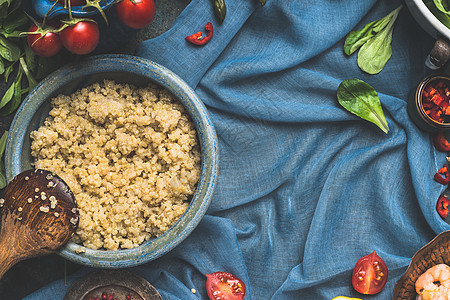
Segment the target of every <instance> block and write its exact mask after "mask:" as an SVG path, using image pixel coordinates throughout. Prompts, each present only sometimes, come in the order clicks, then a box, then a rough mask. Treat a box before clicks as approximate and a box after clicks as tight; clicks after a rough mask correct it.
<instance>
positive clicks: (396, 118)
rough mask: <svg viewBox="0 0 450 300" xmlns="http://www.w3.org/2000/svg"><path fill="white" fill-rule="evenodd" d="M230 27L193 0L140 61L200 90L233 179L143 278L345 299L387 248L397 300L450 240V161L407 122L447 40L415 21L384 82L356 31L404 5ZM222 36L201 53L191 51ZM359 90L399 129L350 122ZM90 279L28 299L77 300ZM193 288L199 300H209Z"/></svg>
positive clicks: (208, 5)
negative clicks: (353, 95) (416, 258)
mask: <svg viewBox="0 0 450 300" xmlns="http://www.w3.org/2000/svg"><path fill="white" fill-rule="evenodd" d="M226 3H227V7H228V12H227V16H226V19H225V21H224V22H223V24H220V23H218V21H217V19H216V18H215V16H214V13H213V8H212V1H204V0H192V1H191V3H190V4H189V5H188V6H187V7H186V9H185V10H184V11H183V12H182V14H181V15H180V17H179V18H178V19H177V20H176V22H175V23H174V25H173V27H172V28H171V29H170V30H169V31H168V32H166V33H165V34H163V35H161V36H160V37H157V38H155V39H152V40H148V41H145V42H143V43H142V44H141V45H140V46H139V49H138V51H137V54H138V55H140V56H143V57H146V58H149V59H151V60H154V61H155V62H157V63H160V64H162V65H164V66H166V67H168V68H169V69H171V70H172V71H174V72H175V73H178V74H179V75H180V76H181V77H182V78H183V79H184V80H186V81H187V82H188V83H189V84H190V85H191V86H192V87H193V88H195V90H196V92H197V93H198V95H199V96H200V98H201V99H202V100H203V101H204V103H205V104H206V106H207V108H208V110H209V112H210V114H211V117H212V119H213V121H214V125H215V127H216V130H217V134H218V137H219V144H220V157H221V161H220V172H219V173H220V175H219V181H218V184H217V189H216V192H215V195H214V198H213V200H212V203H211V206H210V207H209V210H208V212H207V215H206V216H205V217H204V219H203V220H202V221H201V223H200V224H199V226H198V227H197V228H196V229H195V230H194V232H193V233H192V234H191V235H190V236H189V237H188V238H187V239H186V240H185V241H183V242H182V243H181V244H180V245H179V246H178V247H176V248H175V249H174V250H172V251H171V252H169V253H168V254H166V255H165V256H163V257H161V258H159V259H157V260H156V261H153V262H150V263H147V264H145V265H142V266H139V267H135V268H132V269H130V270H131V271H133V272H136V273H137V274H138V275H141V276H143V277H144V278H145V279H147V280H148V281H149V282H150V283H152V284H153V285H154V286H155V287H156V288H157V289H158V291H159V292H160V293H161V295H162V297H163V298H164V299H166V300H169V299H207V295H206V291H205V282H206V276H205V274H208V273H212V272H215V271H226V272H230V273H233V274H234V275H236V276H237V277H239V278H241V279H242V280H243V281H244V282H245V284H246V285H247V295H246V298H245V299H254V300H260V299H277V300H281V299H332V298H333V297H336V296H338V295H345V296H350V297H359V298H363V299H368V298H369V297H367V296H364V295H361V294H358V293H357V292H356V291H354V290H353V288H352V285H351V275H352V269H353V267H354V266H355V263H356V261H357V260H358V259H359V258H360V257H362V256H364V255H367V254H369V253H371V252H373V251H374V250H376V251H377V253H378V255H379V256H380V257H381V258H382V259H383V260H384V261H385V262H386V264H387V266H388V268H389V280H388V283H387V285H386V287H385V288H384V289H383V291H382V292H381V293H379V294H377V295H375V296H371V297H370V299H390V298H391V297H392V292H393V289H394V285H395V283H396V281H397V280H398V279H399V278H400V276H401V275H402V274H403V273H404V271H405V270H406V267H407V266H408V264H409V262H410V259H411V257H412V256H413V254H414V253H415V252H416V251H417V250H418V249H419V248H421V247H422V246H424V245H425V244H426V243H427V242H429V241H430V240H431V239H432V238H433V237H434V236H435V235H436V234H437V233H439V232H441V231H444V230H448V229H450V227H449V225H448V224H447V223H445V222H444V221H443V220H442V219H441V218H440V217H439V216H438V214H437V213H436V211H435V205H436V200H437V198H438V196H439V194H440V193H441V192H443V190H444V187H443V186H442V185H440V184H438V183H437V182H435V181H434V180H433V175H434V173H435V172H436V171H437V169H439V168H440V167H442V165H443V164H444V163H445V156H444V154H442V153H437V152H436V151H435V150H434V148H433V146H432V143H431V140H430V135H429V134H428V133H425V132H422V131H420V130H418V129H417V127H416V126H415V125H414V124H413V123H412V121H411V120H410V118H409V116H408V114H407V111H406V100H407V98H408V96H409V93H410V92H411V91H412V90H413V89H414V88H415V87H416V86H417V84H418V83H419V81H420V80H421V79H422V78H423V77H425V76H426V75H427V74H428V73H430V71H429V70H427V69H426V68H425V67H424V60H425V57H426V56H427V54H428V53H429V51H430V49H431V47H432V45H433V43H434V41H433V39H432V38H431V37H429V36H428V35H427V34H426V33H425V32H424V31H423V30H422V29H421V28H420V27H419V26H418V24H417V23H416V22H415V20H414V19H413V18H412V16H411V15H410V13H409V11H408V9H407V8H406V7H404V8H403V9H402V11H401V13H400V15H399V17H398V19H397V21H396V24H395V29H394V37H393V42H392V49H393V54H392V58H391V59H390V60H389V62H388V63H387V65H386V67H385V68H384V70H383V71H381V73H379V74H377V75H368V74H365V73H363V72H362V71H361V70H360V69H359V68H358V66H357V63H356V54H354V55H352V56H350V57H347V56H346V55H345V54H344V53H343V43H344V38H345V36H346V34H347V33H348V32H350V31H351V30H354V29H360V28H362V27H363V26H364V25H365V24H367V23H369V22H370V21H373V20H375V19H379V18H381V17H384V16H385V15H387V14H388V13H389V12H390V11H392V10H393V9H395V8H396V7H397V6H398V5H400V4H402V3H403V2H402V1H398V0H395V1H375V0H370V1H369V0H366V1H354V0H340V1H330V0H317V1H298V0H267V4H266V6H264V7H263V8H262V7H260V5H259V2H258V1H256V0H226ZM209 21H210V22H212V23H213V25H214V28H215V33H214V37H213V39H212V40H211V41H210V43H208V44H207V45H205V46H202V47H198V46H194V45H191V44H189V43H187V42H185V40H184V37H185V36H186V35H190V34H192V33H194V32H197V31H199V30H203V29H204V25H205V24H206V23H207V22H209ZM348 78H359V79H361V80H364V81H365V82H367V83H369V84H370V85H371V86H372V87H374V88H375V90H376V91H377V92H378V94H379V97H380V101H381V103H382V106H383V110H384V113H385V115H386V118H387V121H388V124H389V128H390V131H389V133H388V134H384V133H383V132H382V131H381V130H380V129H379V128H378V127H376V126H375V125H373V124H372V123H369V122H367V121H365V120H362V119H360V118H358V117H356V116H354V115H352V114H351V113H349V112H347V111H346V110H344V109H343V108H342V107H341V106H340V105H339V103H338V101H337V97H336V89H337V87H338V85H339V84H340V82H342V81H343V80H344V79H348ZM90 271H92V269H89V268H83V269H82V270H81V271H80V272H78V273H77V274H75V275H74V276H71V277H70V278H69V279H68V284H67V285H64V282H63V281H62V280H61V281H57V282H54V283H52V284H50V285H49V286H46V287H44V288H43V289H41V290H39V291H37V292H35V293H34V294H32V295H30V296H29V297H27V298H26V299H62V298H63V296H64V294H65V292H66V291H67V289H68V287H69V286H70V284H71V283H73V282H74V281H75V280H76V279H78V278H80V277H82V276H83V275H85V274H87V273H88V272H90ZM191 288H195V289H196V290H197V292H196V293H195V294H193V293H192V292H191Z"/></svg>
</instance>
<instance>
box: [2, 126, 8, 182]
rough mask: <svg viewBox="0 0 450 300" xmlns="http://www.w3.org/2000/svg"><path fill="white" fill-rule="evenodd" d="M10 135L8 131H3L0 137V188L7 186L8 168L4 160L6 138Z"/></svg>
mask: <svg viewBox="0 0 450 300" xmlns="http://www.w3.org/2000/svg"><path fill="white" fill-rule="evenodd" d="M7 137H8V131H5V132H3V135H2V137H1V138H0V189H3V188H4V187H6V183H7V182H6V175H5V173H6V170H5V163H4V161H3V153H4V152H5V147H6V139H7Z"/></svg>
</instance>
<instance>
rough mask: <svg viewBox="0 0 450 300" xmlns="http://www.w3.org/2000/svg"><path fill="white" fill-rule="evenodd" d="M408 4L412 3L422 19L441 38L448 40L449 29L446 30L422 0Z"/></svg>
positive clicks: (410, 0)
mask: <svg viewBox="0 0 450 300" xmlns="http://www.w3.org/2000/svg"><path fill="white" fill-rule="evenodd" d="M409 2H412V3H414V5H416V7H417V9H418V10H419V11H420V13H421V14H422V15H423V17H424V18H425V19H426V20H427V21H428V22H429V23H430V25H431V26H432V27H433V28H434V29H435V30H436V31H437V32H438V33H439V34H441V35H442V36H445V37H446V38H447V39H450V28H447V26H445V25H444V24H443V23H442V22H441V21H439V19H438V18H436V16H435V15H434V14H433V13H432V12H431V11H430V9H429V8H428V7H427V6H426V5H425V3H424V2H423V0H409V1H408V3H409Z"/></svg>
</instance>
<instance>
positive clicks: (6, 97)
mask: <svg viewBox="0 0 450 300" xmlns="http://www.w3.org/2000/svg"><path fill="white" fill-rule="evenodd" d="M13 96H14V83H13V84H11V85H10V86H9V88H8V89H7V90H6V92H5V94H4V95H3V97H2V100H1V101H0V108H2V107H4V106H5V105H6V104H8V103H9V101H11V99H12V98H13Z"/></svg>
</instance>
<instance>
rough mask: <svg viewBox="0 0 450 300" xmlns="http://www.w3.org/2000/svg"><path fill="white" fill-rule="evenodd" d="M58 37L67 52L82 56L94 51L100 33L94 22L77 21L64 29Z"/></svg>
mask: <svg viewBox="0 0 450 300" xmlns="http://www.w3.org/2000/svg"><path fill="white" fill-rule="evenodd" d="M59 36H60V38H61V42H62V44H63V45H64V47H65V48H66V49H67V50H69V51H70V52H72V53H73V54H79V55H82V54H88V53H90V52H92V51H94V49H95V48H96V47H97V45H98V41H99V39H100V31H99V29H98V25H97V23H95V22H94V21H79V22H77V23H76V24H75V25H71V26H68V27H66V28H64V29H63V30H62V31H61V32H60V33H59Z"/></svg>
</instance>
